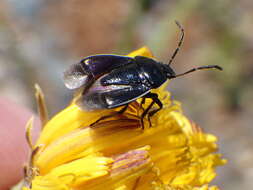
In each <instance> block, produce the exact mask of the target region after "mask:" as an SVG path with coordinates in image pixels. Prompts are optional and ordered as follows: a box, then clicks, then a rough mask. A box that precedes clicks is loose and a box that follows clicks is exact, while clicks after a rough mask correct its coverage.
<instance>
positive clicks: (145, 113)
mask: <svg viewBox="0 0 253 190" xmlns="http://www.w3.org/2000/svg"><path fill="white" fill-rule="evenodd" d="M154 104H155V101H154V100H153V99H152V102H151V104H149V106H148V107H147V109H145V110H144V112H143V113H142V114H141V127H142V129H144V118H145V116H146V115H147V114H148V112H149V110H150V109H151V108H152V107H153V105H154ZM149 125H150V126H151V123H150V121H149Z"/></svg>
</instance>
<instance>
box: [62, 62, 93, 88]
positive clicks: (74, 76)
mask: <svg viewBox="0 0 253 190" xmlns="http://www.w3.org/2000/svg"><path fill="white" fill-rule="evenodd" d="M88 74H89V73H88V72H87V71H85V69H84V68H83V67H82V65H81V64H80V63H76V64H73V65H71V66H70V67H69V68H68V69H67V70H66V71H65V72H64V76H63V80H64V84H65V86H66V87H67V88H69V89H77V88H80V87H81V86H83V85H84V84H85V83H86V82H87V80H88V78H89V77H88Z"/></svg>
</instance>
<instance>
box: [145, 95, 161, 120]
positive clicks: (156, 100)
mask: <svg viewBox="0 0 253 190" xmlns="http://www.w3.org/2000/svg"><path fill="white" fill-rule="evenodd" d="M153 101H154V102H155V103H156V104H157V105H158V106H159V108H157V109H155V110H153V111H151V112H149V113H148V121H149V123H151V121H150V118H151V117H152V116H153V115H155V114H156V113H157V112H158V111H160V110H161V109H162V108H163V103H162V102H161V101H160V100H159V98H158V96H154V97H153Z"/></svg>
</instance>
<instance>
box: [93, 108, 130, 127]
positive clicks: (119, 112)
mask: <svg viewBox="0 0 253 190" xmlns="http://www.w3.org/2000/svg"><path fill="white" fill-rule="evenodd" d="M127 108H128V104H126V105H125V106H124V107H123V108H122V109H121V110H119V111H117V112H115V113H112V114H110V115H105V116H102V117H100V118H99V119H98V120H97V121H95V122H94V123H92V124H90V127H93V126H94V125H95V124H97V123H99V122H100V121H103V120H105V119H108V118H110V117H114V116H116V115H118V114H123V113H124V112H125V111H126V110H127Z"/></svg>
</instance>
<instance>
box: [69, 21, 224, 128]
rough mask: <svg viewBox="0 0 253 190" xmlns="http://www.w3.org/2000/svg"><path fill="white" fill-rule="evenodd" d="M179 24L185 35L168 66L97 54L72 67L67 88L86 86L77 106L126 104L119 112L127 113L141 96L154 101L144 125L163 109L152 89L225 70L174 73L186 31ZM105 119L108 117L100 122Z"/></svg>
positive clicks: (144, 58) (91, 107)
mask: <svg viewBox="0 0 253 190" xmlns="http://www.w3.org/2000/svg"><path fill="white" fill-rule="evenodd" d="M177 25H178V26H179V28H180V29H181V34H182V35H181V39H180V41H179V43H178V47H177V49H176V50H175V51H174V53H173V55H172V57H171V59H170V61H169V63H168V64H165V63H161V62H158V61H156V60H154V59H151V58H147V57H143V56H136V57H134V58H131V57H127V56H118V55H95V56H90V57H87V58H85V59H83V60H82V61H81V62H80V63H78V64H74V65H72V66H71V67H70V68H69V69H68V70H67V71H66V72H65V73H64V80H65V85H66V87H67V88H70V89H78V88H81V87H83V92H82V96H81V97H80V98H79V99H78V100H77V104H78V105H80V106H81V107H82V108H83V109H86V110H96V109H110V108H116V107H119V106H123V105H125V106H124V107H123V109H122V110H121V111H120V113H122V112H124V111H125V110H126V108H127V105H128V103H130V102H132V101H134V100H136V99H138V98H141V97H142V98H143V100H145V98H151V99H152V102H151V104H150V105H149V106H148V108H147V109H146V110H144V112H143V114H142V116H141V121H142V126H143V118H144V117H145V116H146V115H147V114H148V116H149V117H148V118H150V117H151V116H152V115H154V114H155V113H156V112H157V111H159V110H160V109H162V107H163V104H162V103H161V101H160V100H159V98H158V95H157V94H155V93H151V92H150V91H151V90H152V89H156V88H158V87H160V86H161V85H162V84H163V83H164V82H165V81H167V80H168V79H173V78H176V77H178V76H183V75H185V74H188V73H191V72H194V71H196V70H202V69H211V68H214V69H219V70H222V68H221V67H219V66H217V65H208V66H202V67H197V68H193V69H191V70H189V71H187V72H184V73H182V74H175V72H174V71H173V69H172V68H171V66H170V64H171V63H172V60H173V59H174V57H175V56H176V54H177V52H178V50H179V47H180V46H181V44H182V41H183V38H184V30H183V28H182V27H181V26H180V25H179V23H177ZM143 102H144V101H142V103H143ZM154 104H157V105H158V108H157V109H155V110H152V111H150V110H151V108H152V106H153V105H154ZM104 118H107V116H105V117H103V118H101V119H104ZM101 119H99V120H101Z"/></svg>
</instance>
